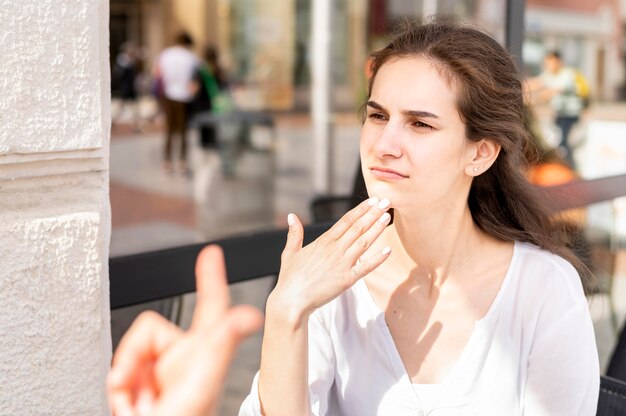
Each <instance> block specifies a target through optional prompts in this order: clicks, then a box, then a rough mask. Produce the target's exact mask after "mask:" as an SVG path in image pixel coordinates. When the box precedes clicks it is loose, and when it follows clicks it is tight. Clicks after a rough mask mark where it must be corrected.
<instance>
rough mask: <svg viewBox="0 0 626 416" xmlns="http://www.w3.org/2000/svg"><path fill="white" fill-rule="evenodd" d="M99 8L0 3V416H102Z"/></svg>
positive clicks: (104, 210) (106, 229)
mask: <svg viewBox="0 0 626 416" xmlns="http://www.w3.org/2000/svg"><path fill="white" fill-rule="evenodd" d="M108 7H109V6H108V0H19V1H16V0H0V51H2V52H1V54H0V56H1V57H2V59H0V91H1V92H2V98H1V99H0V415H2V416H4V415H104V414H108V410H107V406H106V397H105V391H104V379H105V376H106V372H107V370H108V365H109V362H110V356H111V347H110V328H109V301H108V278H107V276H108V268H107V260H108V244H109V237H110V209H109V203H108V144H109V134H110V110H109V107H110V106H109V102H110V97H109V69H108V68H109V61H108V19H109V10H108Z"/></svg>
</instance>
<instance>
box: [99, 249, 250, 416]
mask: <svg viewBox="0 0 626 416" xmlns="http://www.w3.org/2000/svg"><path fill="white" fill-rule="evenodd" d="M196 287H197V300H196V309H195V311H194V315H193V320H192V324H191V328H190V329H189V331H186V332H185V331H182V330H181V329H180V328H178V327H177V326H176V325H174V324H172V323H170V322H169V321H167V320H166V319H165V318H163V317H161V316H160V315H158V314H156V313H155V312H144V313H143V314H141V315H140V316H139V317H138V318H137V319H136V320H135V322H134V323H133V325H132V326H131V328H130V329H129V330H128V332H127V333H126V334H125V335H124V337H123V338H122V340H121V342H120V344H119V347H118V348H117V351H116V353H115V356H114V358H113V367H112V369H111V372H110V374H109V377H108V383H107V384H108V386H107V387H108V397H109V403H110V405H111V408H112V410H113V413H114V415H116V416H145V415H152V416H154V415H163V416H165V415H168V416H170V415H178V416H206V415H210V414H212V412H213V411H214V409H215V406H216V404H217V400H218V398H219V395H220V392H221V388H222V383H223V380H224V378H225V376H226V373H227V371H228V366H229V364H230V361H231V360H232V358H233V355H234V352H235V349H236V348H237V346H238V345H239V343H240V342H241V341H242V340H243V339H244V338H245V337H246V336H248V335H250V334H252V333H253V332H255V331H257V330H258V329H259V328H260V327H261V324H262V316H261V314H260V312H258V311H257V310H256V309H254V308H252V307H251V306H237V307H233V308H229V304H230V297H229V294H228V286H227V284H226V272H225V266H224V255H223V253H222V250H221V248H219V247H218V246H208V247H206V248H204V249H203V250H202V252H200V254H199V256H198V260H197V262H196Z"/></svg>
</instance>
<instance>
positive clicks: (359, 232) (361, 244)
mask: <svg viewBox="0 0 626 416" xmlns="http://www.w3.org/2000/svg"><path fill="white" fill-rule="evenodd" d="M390 205H391V203H390V202H389V200H388V199H383V200H382V201H379V202H378V203H377V204H375V205H373V206H371V207H370V209H369V210H368V211H367V212H366V213H365V214H364V215H362V216H361V217H360V218H359V219H358V220H357V221H355V222H354V223H353V224H352V226H350V227H349V228H348V229H347V230H346V232H345V233H344V234H343V235H342V236H341V238H340V239H339V240H338V241H337V242H338V243H339V248H342V249H343V252H347V251H348V250H349V249H350V248H351V247H352V246H354V245H355V243H356V246H357V247H355V248H356V249H357V251H359V250H360V252H359V254H358V255H357V256H356V258H358V256H360V255H361V254H363V253H364V252H365V250H366V249H367V248H368V247H369V246H370V245H371V244H372V242H373V241H374V240H375V239H376V238H378V236H379V235H380V233H381V232H382V230H383V229H384V228H385V227H386V226H387V223H388V222H389V218H390V217H386V216H385V217H381V216H382V215H383V214H384V213H386V211H387V210H388V209H389V206H390ZM381 218H383V219H384V218H387V220H386V221H383V223H381V222H380V219H381ZM381 225H383V226H382V228H381ZM372 230H374V233H371V232H370V231H372ZM366 237H370V238H366ZM353 251H354V250H353ZM356 258H355V259H354V260H355V261H356Z"/></svg>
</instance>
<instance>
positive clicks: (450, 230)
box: [386, 206, 489, 285]
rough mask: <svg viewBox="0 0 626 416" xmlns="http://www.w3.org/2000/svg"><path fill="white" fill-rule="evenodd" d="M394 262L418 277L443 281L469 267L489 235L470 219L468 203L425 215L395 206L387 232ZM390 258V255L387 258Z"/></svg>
mask: <svg viewBox="0 0 626 416" xmlns="http://www.w3.org/2000/svg"><path fill="white" fill-rule="evenodd" d="M386 234H387V236H386V240H387V241H386V244H387V245H389V246H390V247H391V249H392V252H393V253H395V256H394V257H395V261H394V263H396V262H397V266H398V267H401V268H402V269H406V270H407V272H410V274H411V275H412V276H413V277H415V278H417V279H418V280H427V281H429V283H430V284H436V285H439V284H442V283H443V282H444V281H445V280H446V279H447V278H448V277H450V276H452V275H457V274H458V275H460V273H455V272H457V271H461V270H462V269H464V268H466V267H468V266H469V265H470V263H471V260H472V259H473V257H475V256H474V253H477V252H478V250H480V247H481V246H482V245H483V244H484V243H485V242H486V241H487V240H488V239H489V237H488V236H487V235H486V234H485V233H484V232H482V231H481V230H480V229H479V228H478V227H477V226H476V224H475V223H474V221H473V220H472V215H471V213H470V211H469V208H468V207H467V206H465V207H459V208H457V209H456V210H455V209H451V210H440V211H438V212H436V213H432V212H431V213H429V214H428V215H423V214H422V215H420V213H406V212H401V211H398V210H396V211H395V212H394V220H393V224H392V225H391V226H390V227H389V230H388V232H387V233H386ZM390 260H391V259H390Z"/></svg>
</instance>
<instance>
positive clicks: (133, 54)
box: [112, 42, 140, 131]
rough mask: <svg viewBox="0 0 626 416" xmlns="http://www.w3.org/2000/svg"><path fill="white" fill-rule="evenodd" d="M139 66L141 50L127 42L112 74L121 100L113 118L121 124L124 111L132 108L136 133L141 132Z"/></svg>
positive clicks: (118, 56) (132, 119)
mask: <svg viewBox="0 0 626 416" xmlns="http://www.w3.org/2000/svg"><path fill="white" fill-rule="evenodd" d="M138 65H139V49H138V48H137V46H135V44H133V43H132V42H125V43H124V44H122V46H121V47H120V52H119V53H118V54H117V56H116V57H115V65H114V67H113V73H112V78H113V79H112V84H113V85H114V86H115V92H116V93H117V95H118V97H119V99H120V105H119V107H118V108H117V111H116V112H115V114H114V115H113V117H112V121H113V123H119V121H120V119H121V118H122V117H123V115H124V111H125V110H126V109H127V108H130V113H131V120H130V123H131V125H132V126H133V129H134V130H135V131H139V127H140V125H139V122H140V120H139V104H138V102H137V76H138V72H139V71H138Z"/></svg>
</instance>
